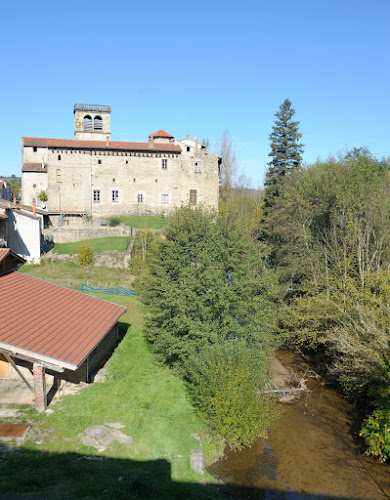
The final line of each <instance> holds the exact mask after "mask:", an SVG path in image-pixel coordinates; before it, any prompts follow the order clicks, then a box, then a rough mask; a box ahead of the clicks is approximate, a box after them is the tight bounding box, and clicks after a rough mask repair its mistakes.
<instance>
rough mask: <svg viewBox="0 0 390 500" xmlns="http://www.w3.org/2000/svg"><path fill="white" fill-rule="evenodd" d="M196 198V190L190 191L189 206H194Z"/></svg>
mask: <svg viewBox="0 0 390 500" xmlns="http://www.w3.org/2000/svg"><path fill="white" fill-rule="evenodd" d="M197 198H198V193H197V191H196V189H190V203H191V205H196V202H197Z"/></svg>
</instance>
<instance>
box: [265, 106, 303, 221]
mask: <svg viewBox="0 0 390 500" xmlns="http://www.w3.org/2000/svg"><path fill="white" fill-rule="evenodd" d="M294 114H295V110H294V109H293V108H292V107H291V101H290V100H289V99H285V101H283V103H282V104H281V105H280V108H279V111H278V112H277V113H276V114H275V116H276V120H275V124H274V126H273V127H272V132H271V134H270V136H269V139H270V142H271V152H270V153H269V156H271V157H272V160H271V161H270V162H269V163H268V165H269V169H268V171H267V174H266V178H265V191H264V213H265V215H268V214H269V213H270V211H271V210H272V208H273V206H274V205H275V203H276V199H277V197H278V196H279V195H280V193H281V190H282V186H283V184H284V182H285V179H286V177H287V176H288V175H289V174H290V173H291V171H293V170H295V169H296V168H297V167H299V166H300V165H301V163H302V153H303V144H300V143H299V140H300V139H301V137H302V134H301V133H300V132H299V129H298V125H299V122H297V121H293V119H292V118H293V116H294Z"/></svg>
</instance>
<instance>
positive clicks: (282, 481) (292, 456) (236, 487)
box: [208, 351, 390, 500]
mask: <svg viewBox="0 0 390 500" xmlns="http://www.w3.org/2000/svg"><path fill="white" fill-rule="evenodd" d="M277 360H278V361H279V362H280V363H281V364H282V365H283V366H284V367H287V369H290V370H293V371H294V372H295V373H297V374H299V375H300V376H302V375H303V374H304V367H303V366H304V364H305V363H304V362H303V360H302V358H300V357H299V356H297V355H295V354H293V353H291V352H288V351H279V352H278V353H277ZM306 369H307V365H306ZM305 379H306V380H307V382H306V384H307V386H308V389H309V391H308V392H302V393H300V396H299V398H298V399H295V400H293V401H291V402H285V403H278V404H277V407H278V411H279V416H278V418H277V420H276V421H275V422H274V424H273V426H272V428H271V430H270V432H269V438H268V439H259V440H258V441H256V442H255V443H254V444H253V446H252V447H251V448H246V449H244V450H242V451H239V452H236V453H235V452H232V451H229V450H227V451H226V454H225V456H224V458H223V459H221V460H220V461H218V462H215V463H214V464H212V465H211V466H210V467H209V468H208V472H210V473H211V474H212V475H214V476H215V477H218V478H219V479H222V480H223V481H224V482H225V483H227V484H229V485H231V486H232V495H233V498H235V499H240V500H241V499H244V498H245V499H289V500H299V499H307V498H309V499H312V500H316V499H328V498H329V499H375V500H382V499H386V500H388V499H390V465H388V464H380V463H378V462H376V461H375V460H374V459H372V458H370V457H367V456H364V455H363V454H362V453H361V451H362V450H361V448H360V444H359V443H358V442H357V440H356V429H355V428H354V416H355V414H356V412H355V410H354V408H353V407H352V406H351V405H350V404H349V403H348V402H347V401H345V400H344V399H343V398H342V397H341V396H340V395H339V394H338V393H337V391H335V390H334V389H333V388H332V387H331V386H330V385H329V384H328V383H327V382H326V381H325V380H324V379H323V378H308V377H307V376H306V377H305Z"/></svg>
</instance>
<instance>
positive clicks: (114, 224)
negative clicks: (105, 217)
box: [109, 217, 121, 227]
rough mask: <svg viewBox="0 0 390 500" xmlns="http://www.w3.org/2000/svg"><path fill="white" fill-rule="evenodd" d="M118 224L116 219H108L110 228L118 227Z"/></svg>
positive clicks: (118, 221)
mask: <svg viewBox="0 0 390 500" xmlns="http://www.w3.org/2000/svg"><path fill="white" fill-rule="evenodd" d="M120 223H121V220H120V219H119V218H118V217H111V218H110V219H109V224H110V227H116V226H119V224H120Z"/></svg>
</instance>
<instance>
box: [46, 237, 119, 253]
mask: <svg viewBox="0 0 390 500" xmlns="http://www.w3.org/2000/svg"><path fill="white" fill-rule="evenodd" d="M82 243H89V244H90V245H91V247H92V249H93V251H94V253H96V254H101V253H114V252H126V249H127V246H128V244H129V238H128V237H127V236H107V237H106V238H95V239H91V240H83V241H74V242H72V243H56V244H55V246H54V248H53V253H58V254H64V253H65V254H77V253H78V252H79V248H80V245H81V244H82Z"/></svg>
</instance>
